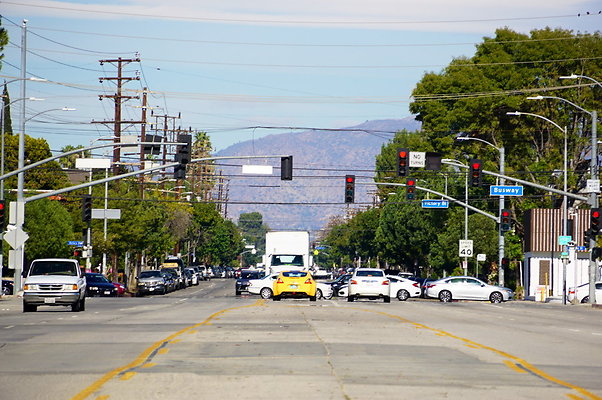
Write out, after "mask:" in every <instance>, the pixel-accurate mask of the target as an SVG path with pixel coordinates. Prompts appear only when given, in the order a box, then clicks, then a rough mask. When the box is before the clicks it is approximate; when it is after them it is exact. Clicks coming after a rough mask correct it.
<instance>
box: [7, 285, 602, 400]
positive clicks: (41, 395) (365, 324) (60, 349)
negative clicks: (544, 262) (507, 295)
mask: <svg viewBox="0 0 602 400" xmlns="http://www.w3.org/2000/svg"><path fill="white" fill-rule="evenodd" d="M86 307H87V309H86V311H84V312H81V313H72V312H70V310H69V309H68V308H62V307H58V308H52V307H40V308H39V311H38V312H37V313H28V314H23V313H21V305H20V301H19V299H16V298H10V299H6V298H5V299H2V300H0V399H29V400H37V399H52V400H57V399H74V400H75V399H94V400H116V399H145V400H146V399H178V400H185V399H229V400H230V399H273V398H287V399H303V400H307V399H336V400H338V399H341V400H350V399H370V400H375V399H388V400H390V399H418V398H419V399H463V400H468V399H484V398H487V399H508V398H510V399H567V398H569V399H602V378H601V377H602V310H601V309H593V308H591V307H590V306H587V305H577V306H562V305H559V304H558V305H556V304H554V305H551V304H539V303H532V302H518V301H515V302H508V303H503V304H499V305H494V304H490V303H481V302H454V303H451V304H444V303H439V302H438V301H425V300H420V299H410V300H408V301H406V302H399V301H397V300H392V302H391V303H390V304H384V303H382V301H370V300H366V301H356V302H354V303H347V302H346V301H344V300H342V299H336V298H335V299H333V300H322V301H320V300H319V301H317V302H311V303H310V302H309V301H308V300H286V299H285V300H282V301H281V302H273V301H271V300H260V299H259V298H258V297H255V296H246V295H243V296H239V297H236V296H234V281H233V280H212V281H209V282H201V284H200V285H199V286H196V287H191V288H188V289H186V290H183V291H178V292H174V293H171V294H168V295H166V296H153V297H144V298H92V299H88V300H87V305H86Z"/></svg>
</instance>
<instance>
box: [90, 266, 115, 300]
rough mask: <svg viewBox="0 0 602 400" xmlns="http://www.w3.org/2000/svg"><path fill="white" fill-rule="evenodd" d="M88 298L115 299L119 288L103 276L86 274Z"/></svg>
mask: <svg viewBox="0 0 602 400" xmlns="http://www.w3.org/2000/svg"><path fill="white" fill-rule="evenodd" d="M86 283H87V286H86V296H87V297H97V296H98V297H115V296H117V288H116V287H115V285H113V282H111V281H110V280H109V279H108V278H107V277H106V276H104V275H103V274H98V273H92V272H88V273H86Z"/></svg>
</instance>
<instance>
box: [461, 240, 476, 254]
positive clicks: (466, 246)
mask: <svg viewBox="0 0 602 400" xmlns="http://www.w3.org/2000/svg"><path fill="white" fill-rule="evenodd" d="M458 247H459V249H460V251H459V253H458V255H459V256H460V257H472V255H473V251H472V240H460V245H459V246H458Z"/></svg>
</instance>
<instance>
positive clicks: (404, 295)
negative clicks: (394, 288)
mask: <svg viewBox="0 0 602 400" xmlns="http://www.w3.org/2000/svg"><path fill="white" fill-rule="evenodd" d="M408 297H410V292H408V291H407V290H405V289H401V290H399V291H398V292H397V300H399V301H406V300H407V299H408Z"/></svg>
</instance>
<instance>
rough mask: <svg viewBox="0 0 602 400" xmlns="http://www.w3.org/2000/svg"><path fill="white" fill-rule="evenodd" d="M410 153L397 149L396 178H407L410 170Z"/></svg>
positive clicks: (406, 150)
mask: <svg viewBox="0 0 602 400" xmlns="http://www.w3.org/2000/svg"><path fill="white" fill-rule="evenodd" d="M409 158H410V151H409V150H408V149H397V176H408V172H409V170H410V162H409V161H410V160H409Z"/></svg>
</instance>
